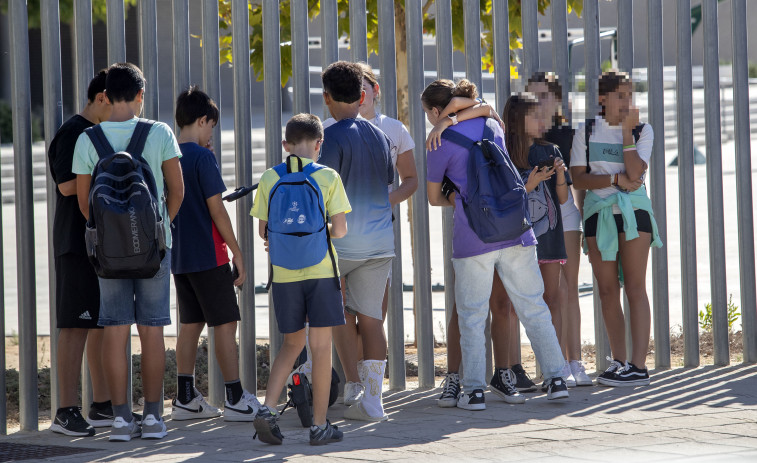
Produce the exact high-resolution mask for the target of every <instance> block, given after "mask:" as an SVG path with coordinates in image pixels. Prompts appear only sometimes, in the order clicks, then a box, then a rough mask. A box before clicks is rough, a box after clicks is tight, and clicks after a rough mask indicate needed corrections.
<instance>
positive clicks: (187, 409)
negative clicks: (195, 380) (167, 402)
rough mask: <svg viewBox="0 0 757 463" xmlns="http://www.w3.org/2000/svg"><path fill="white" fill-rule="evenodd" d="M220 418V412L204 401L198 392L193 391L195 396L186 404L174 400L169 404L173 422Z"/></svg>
mask: <svg viewBox="0 0 757 463" xmlns="http://www.w3.org/2000/svg"><path fill="white" fill-rule="evenodd" d="M219 416H221V410H219V409H217V408H216V407H214V406H212V405H210V404H209V403H207V402H206V401H205V397H203V396H202V394H200V391H198V390H197V389H195V396H194V398H193V399H192V400H190V401H189V403H187V404H183V403H181V402H179V401H178V400H176V399H173V401H172V402H171V419H172V420H174V421H184V420H204V419H208V418H217V417H219Z"/></svg>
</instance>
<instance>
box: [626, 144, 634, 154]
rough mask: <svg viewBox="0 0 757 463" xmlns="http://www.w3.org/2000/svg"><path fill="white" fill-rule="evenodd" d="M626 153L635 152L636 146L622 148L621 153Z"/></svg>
mask: <svg viewBox="0 0 757 463" xmlns="http://www.w3.org/2000/svg"><path fill="white" fill-rule="evenodd" d="M626 151H636V145H626V146H624V147H623V152H624V153H625V152H626Z"/></svg>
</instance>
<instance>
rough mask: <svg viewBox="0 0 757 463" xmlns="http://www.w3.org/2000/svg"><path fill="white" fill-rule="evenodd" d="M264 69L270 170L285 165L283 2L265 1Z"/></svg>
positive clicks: (276, 338) (275, 332) (272, 323)
mask: <svg viewBox="0 0 757 463" xmlns="http://www.w3.org/2000/svg"><path fill="white" fill-rule="evenodd" d="M263 44H264V45H263V66H264V67H265V69H266V79H265V82H264V85H265V90H264V91H265V107H264V109H265V153H266V167H267V168H271V167H273V166H275V165H277V164H279V163H281V49H280V48H279V46H278V44H279V2H278V1H277V0H264V1H263ZM268 296H269V297H268V301H269V305H268V306H269V313H268V315H269V318H268V320H269V333H270V340H271V360H273V358H274V357H275V356H276V354H278V352H279V349H281V345H282V343H283V342H284V338H283V336H282V335H281V333H279V327H278V324H277V323H276V314H274V311H273V297H271V296H272V295H271V293H268Z"/></svg>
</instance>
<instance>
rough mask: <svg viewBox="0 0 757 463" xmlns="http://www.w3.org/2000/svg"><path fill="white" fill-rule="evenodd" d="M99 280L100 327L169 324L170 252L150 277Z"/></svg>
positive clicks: (169, 251)
mask: <svg viewBox="0 0 757 463" xmlns="http://www.w3.org/2000/svg"><path fill="white" fill-rule="evenodd" d="M98 279H99V280H100V320H98V325H100V326H118V325H133V324H134V323H136V324H137V325H142V326H166V325H170V324H171V294H170V284H171V250H170V249H166V255H165V257H163V260H162V261H161V262H160V269H159V270H158V273H156V274H155V276H154V277H152V278H135V279H110V278H98Z"/></svg>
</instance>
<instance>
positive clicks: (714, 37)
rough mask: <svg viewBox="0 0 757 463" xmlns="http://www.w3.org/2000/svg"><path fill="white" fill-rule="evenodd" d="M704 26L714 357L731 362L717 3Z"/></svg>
mask: <svg viewBox="0 0 757 463" xmlns="http://www.w3.org/2000/svg"><path fill="white" fill-rule="evenodd" d="M702 20H703V23H704V24H703V26H704V105H705V107H706V108H707V110H706V111H705V112H704V117H705V134H706V137H707V138H706V141H707V213H708V214H707V215H708V219H709V225H708V229H709V232H710V288H711V292H712V334H713V339H714V346H713V351H714V352H713V360H714V362H715V365H721V366H722V365H728V364H729V363H730V356H729V353H728V312H727V310H728V309H727V302H728V301H727V298H728V294H727V289H726V282H725V219H724V218H723V160H722V150H721V146H720V142H721V140H720V64H719V63H718V3H717V2H716V1H705V2H702Z"/></svg>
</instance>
